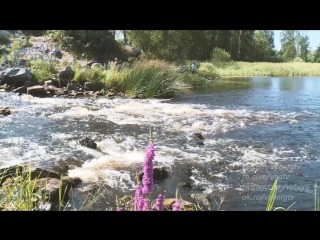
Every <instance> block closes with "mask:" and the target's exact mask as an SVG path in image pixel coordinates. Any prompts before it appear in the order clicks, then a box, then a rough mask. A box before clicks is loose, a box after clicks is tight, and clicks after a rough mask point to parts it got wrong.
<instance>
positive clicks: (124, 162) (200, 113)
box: [0, 77, 320, 211]
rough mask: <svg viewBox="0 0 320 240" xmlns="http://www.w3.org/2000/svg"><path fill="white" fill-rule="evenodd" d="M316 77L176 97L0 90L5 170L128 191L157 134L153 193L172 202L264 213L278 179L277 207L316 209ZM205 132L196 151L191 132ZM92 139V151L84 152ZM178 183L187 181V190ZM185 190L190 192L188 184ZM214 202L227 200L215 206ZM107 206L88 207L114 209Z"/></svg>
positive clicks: (233, 83) (220, 83)
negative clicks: (62, 173) (163, 175)
mask: <svg viewBox="0 0 320 240" xmlns="http://www.w3.org/2000/svg"><path fill="white" fill-rule="evenodd" d="M319 81H320V79H319V78H271V77H263V78H262V77H261V78H260V77H254V78H236V79H219V80H215V82H214V83H213V84H212V86H211V87H208V88H206V89H198V90H197V91H196V92H194V94H192V95H189V96H183V97H179V98H176V99H172V100H154V99H150V100H149V99H106V98H99V99H96V100H92V99H63V98H36V97H32V96H29V95H22V96H18V95H16V94H14V93H8V92H0V107H10V109H11V112H12V114H11V115H9V116H5V117H4V116H2V117H0V126H1V129H0V164H1V167H4V166H11V165H15V164H20V163H25V162H28V163H31V164H33V165H36V166H40V167H46V168H53V169H56V168H58V167H59V166H61V165H63V164H65V163H67V164H69V165H74V166H75V167H73V168H72V169H71V170H69V172H68V174H69V175H70V176H76V177H80V178H81V179H82V180H83V182H84V184H90V183H96V182H99V183H102V184H104V185H105V186H108V188H109V189H112V192H111V193H109V194H111V195H112V196H118V197H122V196H124V195H125V194H133V192H134V189H135V174H136V172H139V171H141V169H142V164H143V159H144V153H145V149H146V146H147V144H148V138H149V137H148V136H149V127H150V126H151V127H152V128H153V136H154V142H155V146H156V157H155V160H154V165H155V166H164V167H165V168H166V169H167V171H168V173H169V176H168V178H167V179H165V180H163V181H161V182H159V183H156V184H155V191H154V194H153V197H156V196H157V195H158V194H159V193H164V194H165V196H166V197H167V198H169V197H174V196H175V191H176V189H179V193H180V194H181V196H182V198H184V199H185V200H190V201H193V202H196V203H197V204H198V207H199V208H200V209H203V210H213V211H214V210H218V209H220V210H244V211H245V210H248V211H249V210H265V209H266V205H267V200H268V196H269V193H270V189H271V186H272V184H273V182H274V181H275V179H276V178H278V192H277V197H276V200H275V206H276V207H277V206H282V207H289V206H290V205H291V204H293V203H295V204H294V205H293V206H292V207H291V208H290V210H313V209H314V183H315V182H316V181H319V180H320V174H319V173H320V158H319V157H320V150H319V147H318V143H319V140H320V134H319V132H320V115H319V114H320V84H319V83H318V82H319ZM195 132H197V133H201V134H202V135H203V136H204V137H205V140H204V145H197V144H196V143H195V141H194V140H193V138H192V134H193V133H195ZM86 135H88V136H89V137H91V138H94V139H95V141H96V142H97V144H98V148H99V149H98V150H93V149H89V148H85V147H82V146H80V145H79V144H78V143H77V141H78V140H79V139H80V138H82V137H84V136H86ZM183 184H184V185H183ZM186 186H188V187H186ZM220 199H223V200H224V201H223V203H222V204H221V206H220V207H218V205H219V203H220ZM111 205H112V203H111V202H110V201H108V200H106V201H105V202H103V201H102V202H101V203H99V204H97V206H96V207H95V209H94V210H102V209H106V208H108V206H111Z"/></svg>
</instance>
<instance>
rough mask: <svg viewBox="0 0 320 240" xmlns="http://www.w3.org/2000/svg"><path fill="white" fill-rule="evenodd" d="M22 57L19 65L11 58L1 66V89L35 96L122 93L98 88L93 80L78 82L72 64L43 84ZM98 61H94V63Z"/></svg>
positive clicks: (69, 96) (86, 95) (80, 95)
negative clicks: (37, 79) (35, 77)
mask: <svg viewBox="0 0 320 240" xmlns="http://www.w3.org/2000/svg"><path fill="white" fill-rule="evenodd" d="M23 60H24V59H21V61H20V63H19V66H18V67H14V66H13V64H12V62H10V61H9V60H6V61H4V62H3V63H2V64H1V67H0V91H12V92H16V93H18V94H29V95H31V96H34V97H67V98H78V97H98V96H107V97H115V96H119V94H120V93H117V92H115V91H112V90H110V91H108V92H105V91H104V90H103V89H97V88H96V87H95V86H94V85H93V84H92V83H91V82H85V83H84V84H83V85H79V84H77V83H76V82H75V81H74V80H73V78H74V75H75V72H74V71H73V70H72V68H71V67H70V66H67V67H66V68H65V69H63V70H62V71H60V72H59V73H58V74H57V76H56V77H53V78H51V79H48V80H47V81H45V82H44V85H41V84H40V83H39V82H38V81H36V80H35V79H34V78H33V75H32V73H31V72H30V70H28V68H27V67H26V66H25V65H26V62H25V60H24V61H23ZM94 64H98V63H92V65H94Z"/></svg>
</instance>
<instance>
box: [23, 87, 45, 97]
mask: <svg viewBox="0 0 320 240" xmlns="http://www.w3.org/2000/svg"><path fill="white" fill-rule="evenodd" d="M27 92H28V94H30V95H31V96H34V97H46V96H48V93H47V91H46V89H45V88H44V87H43V86H40V85H38V86H33V87H28V88H27Z"/></svg>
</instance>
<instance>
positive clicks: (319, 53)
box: [313, 45, 320, 63]
mask: <svg viewBox="0 0 320 240" xmlns="http://www.w3.org/2000/svg"><path fill="white" fill-rule="evenodd" d="M313 62H317V63H319V62H320V45H319V46H318V47H317V49H316V50H315V51H314V54H313Z"/></svg>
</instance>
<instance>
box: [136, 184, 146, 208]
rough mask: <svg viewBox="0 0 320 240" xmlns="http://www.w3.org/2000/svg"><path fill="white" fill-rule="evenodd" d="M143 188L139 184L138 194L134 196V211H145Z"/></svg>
mask: <svg viewBox="0 0 320 240" xmlns="http://www.w3.org/2000/svg"><path fill="white" fill-rule="evenodd" d="M142 196H143V195H142V188H141V184H140V183H138V184H137V188H136V192H135V195H134V210H135V211H143V205H144V199H143V198H142Z"/></svg>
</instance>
